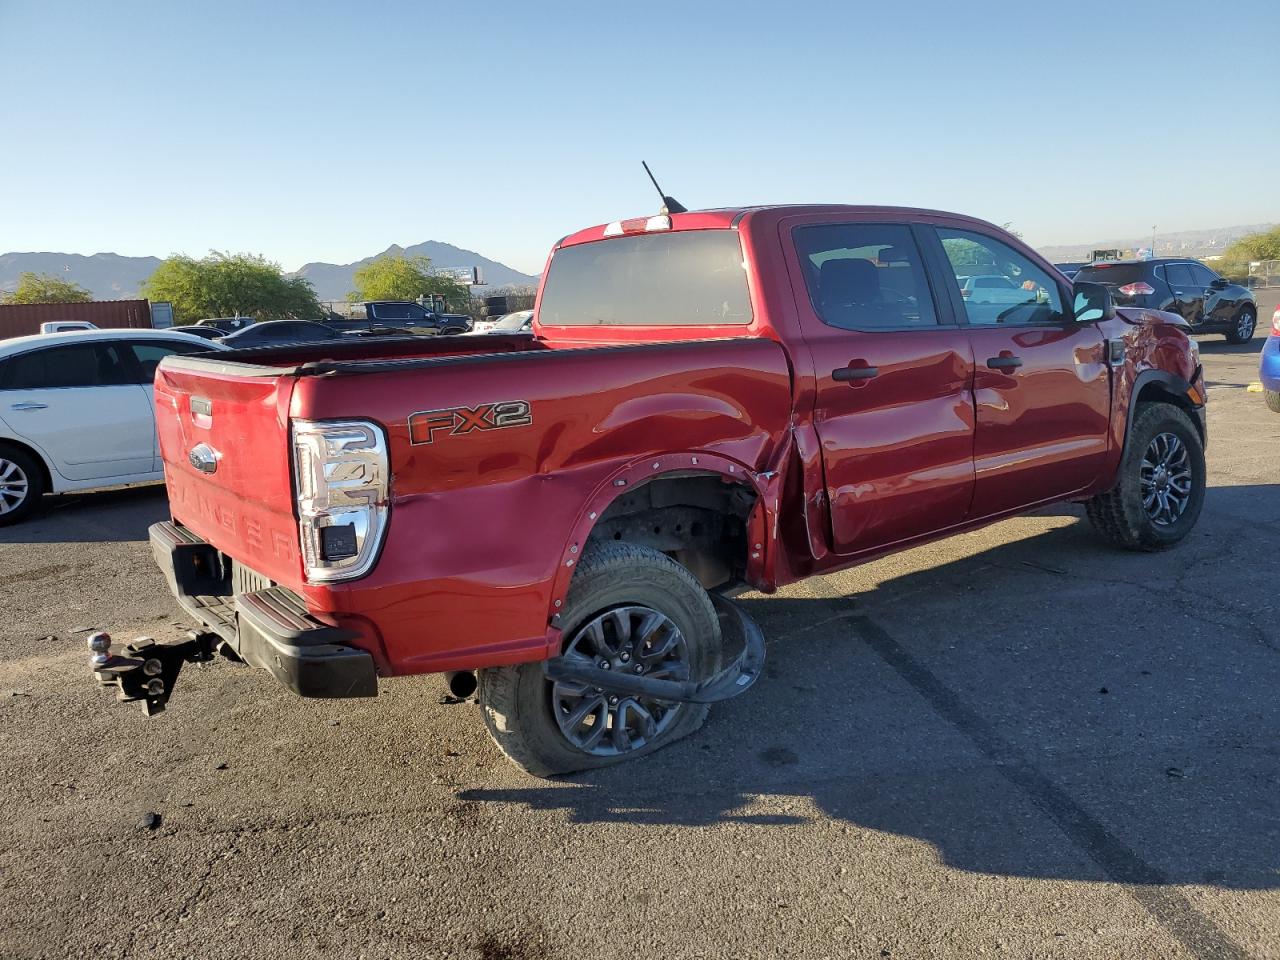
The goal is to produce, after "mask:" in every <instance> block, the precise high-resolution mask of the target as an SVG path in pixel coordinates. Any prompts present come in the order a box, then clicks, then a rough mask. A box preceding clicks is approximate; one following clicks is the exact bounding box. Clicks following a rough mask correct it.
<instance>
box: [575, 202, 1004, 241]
mask: <svg viewBox="0 0 1280 960" xmlns="http://www.w3.org/2000/svg"><path fill="white" fill-rule="evenodd" d="M841 213H845V214H849V215H851V216H857V217H859V218H861V217H865V216H867V215H868V214H871V215H877V216H884V217H886V218H888V219H893V220H916V221H925V222H928V221H932V220H945V221H947V222H949V223H953V224H954V223H956V222H964V223H969V224H972V225H974V226H980V227H985V228H995V229H997V230H998V229H1001V228H999V227H996V226H995V225H994V224H992V223H988V222H987V221H985V220H980V219H977V218H975V217H966V216H964V215H963V214H958V213H948V212H947V211H945V210H930V209H926V208H922V207H893V206H879V205H874V204H845V203H794V204H760V205H754V206H740V207H713V208H710V209H707V210H690V211H689V212H688V213H673V214H668V215H667V216H668V218H669V219H670V221H671V227H670V229H671V230H672V231H678V230H716V229H721V230H724V229H729V228H731V227H737V226H738V225H739V224H741V223H742V221H743V220H744V219H746V218H747V217H751V218H752V219H753V220H755V219H757V218H759V219H762V220H765V221H768V222H773V223H776V222H777V221H779V220H781V219H783V218H784V217H791V216H806V215H814V216H820V215H826V214H841ZM659 216H662V214H648V215H641V216H639V217H634V218H624V219H623V220H621V221H613V222H612V223H600V224H596V225H595V226H593V227H587V228H586V229H584V230H578V231H577V232H575V233H571V234H569V235H568V236H567V237H565V238H564V239H563V240H561V241H560V242H559V243H558V244H556V249H559V248H560V247H571V246H574V245H576V244H580V243H591V242H593V241H596V240H603V239H606V234H605V231H606V230H607V229H609V228H610V227H612V226H614V225H615V224H618V223H624V224H625V223H633V222H637V221H645V220H649V219H651V218H653V217H659ZM640 232H643V231H640ZM611 235H614V234H611Z"/></svg>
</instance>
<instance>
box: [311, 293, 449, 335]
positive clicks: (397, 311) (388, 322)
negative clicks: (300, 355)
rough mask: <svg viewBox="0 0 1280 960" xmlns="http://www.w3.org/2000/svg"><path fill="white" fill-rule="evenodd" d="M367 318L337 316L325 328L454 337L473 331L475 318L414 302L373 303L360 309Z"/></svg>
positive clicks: (329, 319)
mask: <svg viewBox="0 0 1280 960" xmlns="http://www.w3.org/2000/svg"><path fill="white" fill-rule="evenodd" d="M357 309H360V310H362V311H363V313H364V316H356V317H339V316H337V315H334V316H332V317H330V318H328V319H327V320H325V321H324V324H325V325H326V326H329V327H333V328H334V329H335V330H340V331H342V332H343V333H366V334H374V335H385V334H388V333H417V334H426V335H429V336H430V335H435V334H444V335H447V336H452V335H455V334H460V333H466V332H467V331H469V330H470V329H471V318H470V317H468V316H467V315H466V314H464V313H441V312H437V311H435V310H432V309H431V308H429V307H424V306H423V305H422V304H420V303H415V302H414V301H412V300H372V301H369V302H368V303H365V304H363V305H362V306H361V307H360V308H357Z"/></svg>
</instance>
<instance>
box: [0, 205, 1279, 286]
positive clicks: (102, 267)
mask: <svg viewBox="0 0 1280 960" xmlns="http://www.w3.org/2000/svg"><path fill="white" fill-rule="evenodd" d="M1273 226H1275V224H1270V223H1258V224H1246V225H1241V226H1234V227H1217V228H1215V229H1212V230H1183V231H1178V232H1164V231H1162V232H1159V233H1158V234H1157V236H1156V255H1157V256H1162V257H1167V256H1179V257H1208V256H1213V255H1214V254H1218V253H1221V252H1222V251H1223V250H1224V249H1226V248H1227V247H1228V246H1229V245H1230V244H1231V243H1233V242H1234V241H1236V240H1238V239H1240V238H1241V237H1243V236H1245V235H1247V234H1250V233H1258V232H1261V231H1264V230H1268V229H1270V228H1271V227H1273ZM1150 243H1151V237H1150V235H1147V236H1144V237H1131V238H1128V239H1124V240H1095V241H1093V242H1091V243H1071V244H1055V245H1052V246H1043V247H1040V248H1039V250H1040V252H1041V253H1042V254H1044V256H1045V257H1046V258H1048V259H1049V260H1052V261H1054V262H1057V263H1062V262H1066V261H1074V260H1085V259H1088V256H1089V253H1090V252H1091V251H1093V250H1104V249H1114V248H1119V249H1121V250H1137V249H1138V248H1140V247H1145V246H1149V245H1150ZM387 254H407V255H408V256H425V257H430V258H431V264H432V266H433V267H435V268H436V269H439V270H443V271H454V270H457V271H467V270H470V269H471V268H472V267H480V268H481V270H482V271H483V273H484V280H485V282H486V284H487V286H484V287H479V288H475V289H476V290H477V292H479V291H484V292H497V291H500V290H502V289H503V288H511V287H516V288H523V287H531V286H534V285H536V284H537V282H538V278H537V277H534V276H530V275H529V274H527V273H521V272H519V271H518V270H513V269H512V268H511V267H508V266H507V265H506V264H503V263H499V262H498V261H496V260H490V259H489V258H488V257H483V256H481V255H480V254H478V253H476V252H475V251H474V250H464V249H462V248H461V247H455V246H454V245H453V244H450V243H440V242H438V241H435V240H427V241H425V242H423V243H416V244H414V245H413V246H410V247H400V246H397V245H395V244H392V245H391V246H389V247H387V249H386V250H384V251H382V253H378V254H374V255H373V256H371V257H365V258H364V259H363V260H358V261H356V262H355V263H323V262H316V263H307V264H303V266H302V267H300V268H299V269H298V271H297V272H296V274H294V275H295V276H302V277H306V278H307V279H308V280H310V281H311V284H312V286H314V287H315V291H316V296H317V297H319V298H320V299H321V300H342V299H345V298H346V296H347V292H348V291H349V290H350V289H351V287H352V277H353V276H354V275H355V272H356V270H358V269H359V268H360V267H362V266H364V265H365V264H367V263H370V262H372V261H373V260H376V259H377V258H378V257H382V256H386V255H387ZM159 265H160V259H159V258H158V257H122V256H120V255H118V254H115V253H95V254H93V256H83V255H81V254H78V253H4V254H0V293H3V292H5V291H9V290H13V289H14V288H15V287H16V286H17V285H18V277H19V275H21V274H22V273H23V272H24V271H32V272H34V273H49V274H53V275H55V276H58V277H62V278H63V279H65V280H70V281H71V282H73V283H78V284H80V285H81V286H82V287H85V288H87V289H89V290H91V291H92V292H93V295H94V296H95V297H96V298H97V299H99V300H125V299H129V298H130V297H134V296H136V295H137V293H138V288H139V287H140V286H141V285H142V282H143V281H144V280H146V279H147V277H149V276H151V274H152V272H153V271H154V270H155V268H156V267H158V266H159Z"/></svg>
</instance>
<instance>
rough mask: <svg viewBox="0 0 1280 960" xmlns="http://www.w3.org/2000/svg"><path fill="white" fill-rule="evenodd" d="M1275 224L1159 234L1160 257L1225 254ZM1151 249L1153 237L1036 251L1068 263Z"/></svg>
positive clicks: (1063, 246)
mask: <svg viewBox="0 0 1280 960" xmlns="http://www.w3.org/2000/svg"><path fill="white" fill-rule="evenodd" d="M1274 226H1275V224H1274V223H1249V224H1241V225H1239V226H1234V227H1214V228H1213V229H1212V230H1178V231H1164V230H1158V231H1157V232H1156V251H1155V255H1156V256H1157V257H1194V258H1196V259H1199V258H1201V257H1212V256H1216V255H1218V254H1220V253H1222V251H1223V250H1225V249H1227V247H1229V246H1231V244H1233V243H1235V242H1236V241H1237V240H1239V239H1240V238H1241V237H1246V236H1248V235H1249V234H1251V233H1265V232H1266V231H1267V230H1270V229H1271V228H1272V227H1274ZM1150 246H1151V234H1149V233H1148V234H1146V235H1145V236H1141V237H1129V238H1128V239H1124V240H1095V241H1093V242H1092V243H1061V244H1055V245H1053V246H1044V247H1037V248H1036V249H1037V250H1039V251H1040V253H1041V254H1042V255H1043V256H1044V258H1045V259H1046V260H1051V261H1053V262H1054V263H1069V262H1076V261H1080V260H1088V259H1089V254H1090V253H1092V252H1093V251H1094V250H1132V251H1135V252H1136V251H1137V250H1139V249H1141V248H1144V247H1150Z"/></svg>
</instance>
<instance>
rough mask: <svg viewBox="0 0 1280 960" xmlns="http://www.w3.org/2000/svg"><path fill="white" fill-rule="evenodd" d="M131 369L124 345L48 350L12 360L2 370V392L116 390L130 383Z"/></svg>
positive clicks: (90, 345) (98, 345)
mask: <svg viewBox="0 0 1280 960" xmlns="http://www.w3.org/2000/svg"><path fill="white" fill-rule="evenodd" d="M128 369H129V365H128V362H127V361H126V359H125V356H124V345H123V344H114V343H112V344H88V343H85V344H76V345H74V346H67V347H49V348H46V349H44V350H32V351H31V352H30V353H22V354H18V355H17V356H16V357H10V358H9V359H8V360H7V361H6V362H5V364H4V367H3V370H0V389H5V390H53V389H59V388H63V389H65V388H68V387H102V386H115V385H119V384H123V383H128V382H129V376H128Z"/></svg>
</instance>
